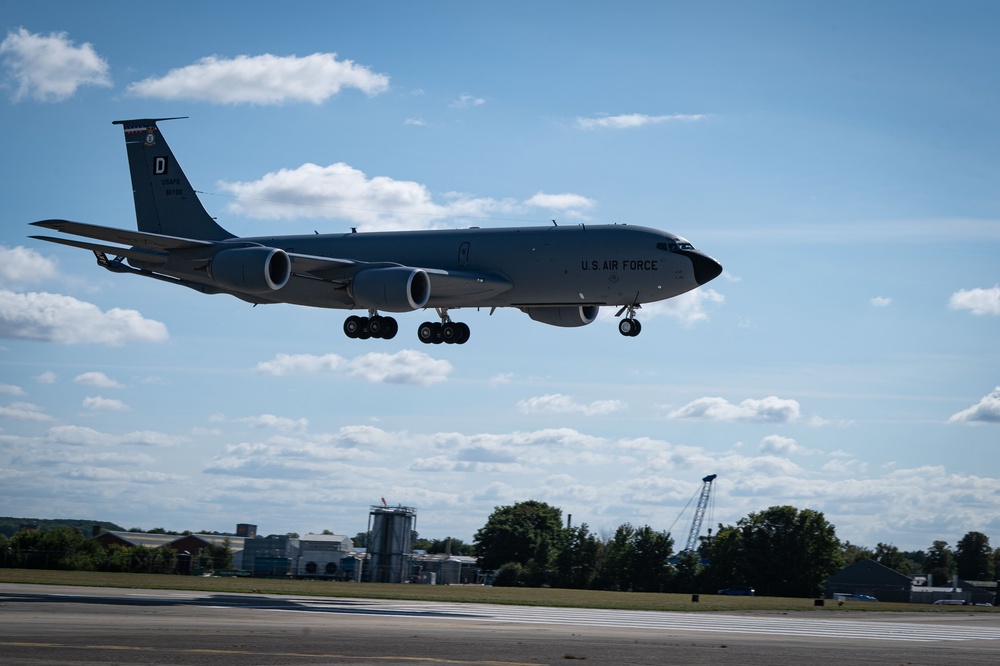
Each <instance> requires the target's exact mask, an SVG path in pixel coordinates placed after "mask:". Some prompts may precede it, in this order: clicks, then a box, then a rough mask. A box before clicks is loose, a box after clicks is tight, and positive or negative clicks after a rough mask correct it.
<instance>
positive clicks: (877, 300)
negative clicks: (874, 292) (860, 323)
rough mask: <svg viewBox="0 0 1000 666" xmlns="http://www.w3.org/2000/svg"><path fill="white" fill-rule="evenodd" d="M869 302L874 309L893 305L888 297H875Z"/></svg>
mask: <svg viewBox="0 0 1000 666" xmlns="http://www.w3.org/2000/svg"><path fill="white" fill-rule="evenodd" d="M869 302H870V303H871V304H872V307H876V308H885V307H888V306H889V304H891V303H892V299H891V298H888V297H886V296H875V297H874V298H872V299H871V300H870V301H869Z"/></svg>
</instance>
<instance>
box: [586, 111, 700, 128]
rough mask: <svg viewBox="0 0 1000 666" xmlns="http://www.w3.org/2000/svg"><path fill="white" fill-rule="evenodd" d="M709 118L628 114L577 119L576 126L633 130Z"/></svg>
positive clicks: (692, 115)
mask: <svg viewBox="0 0 1000 666" xmlns="http://www.w3.org/2000/svg"><path fill="white" fill-rule="evenodd" d="M707 117H708V116H705V115H703V114H681V113H675V114H671V115H662V116H648V115H646V114H644V113H626V114H622V115H618V116H597V117H595V118H577V119H576V126H577V127H578V128H579V129H584V130H595V129H632V128H634V127H643V126H645V125H658V124H660V123H673V122H687V123H690V122H697V121H699V120H704V119H705V118H707Z"/></svg>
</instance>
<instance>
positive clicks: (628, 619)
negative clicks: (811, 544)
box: [227, 598, 1000, 643]
mask: <svg viewBox="0 0 1000 666" xmlns="http://www.w3.org/2000/svg"><path fill="white" fill-rule="evenodd" d="M290 604H294V605H290ZM227 607H228V606H227ZM239 607H243V608H255V609H257V610H264V611H275V612H299V613H301V612H313V613H345V614H366V615H380V616H397V617H399V616H405V617H410V618H427V619H451V620H464V621H471V622H508V623H529V624H554V625H577V626H588V627H609V628H622V629H650V630H656V631H662V632H672V631H673V632H706V633H727V634H747V635H749V634H753V635H765V636H801V637H811V638H832V639H836V638H851V639H867V640H876V641H905V642H915V643H933V642H940V641H968V640H982V641H1000V629H997V628H990V627H968V626H957V625H943V624H923V623H920V624H915V623H905V622H881V621H874V622H869V621H864V622H863V621H860V620H839V619H828V618H822V617H807V618H801V617H790V616H787V615H782V616H744V615H724V614H715V613H677V612H668V611H628V610H595V609H586V608H552V607H538V606H503V605H488V604H460V603H440V602H397V601H380V600H364V601H360V600H357V599H352V600H336V599H315V598H311V599H309V598H298V599H287V600H281V601H277V600H276V603H275V604H273V605H272V604H266V603H265V604H253V605H248V606H239Z"/></svg>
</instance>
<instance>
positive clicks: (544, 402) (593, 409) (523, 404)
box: [517, 393, 626, 416]
mask: <svg viewBox="0 0 1000 666" xmlns="http://www.w3.org/2000/svg"><path fill="white" fill-rule="evenodd" d="M625 407H626V405H625V403H624V402H622V401H621V400H595V401H594V402H591V403H581V402H577V401H576V400H574V399H573V398H572V397H570V396H568V395H562V394H560V393H550V394H547V395H540V396H536V397H533V398H528V399H527V400H521V401H520V402H518V403H517V408H518V409H519V410H520V411H521V412H522V413H524V414H581V415H583V416H606V415H608V414H612V413H614V412H617V411H621V410H622V409H625Z"/></svg>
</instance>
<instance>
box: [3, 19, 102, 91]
mask: <svg viewBox="0 0 1000 666" xmlns="http://www.w3.org/2000/svg"><path fill="white" fill-rule="evenodd" d="M0 56H2V57H3V64H4V69H5V70H6V72H7V75H8V77H9V78H11V79H13V81H14V82H15V83H16V87H17V91H16V92H15V93H14V100H15V101H21V100H22V99H24V98H26V97H30V98H32V99H34V100H35V101H37V102H61V101H63V100H65V99H68V98H70V97H72V96H73V94H74V93H76V91H77V89H78V88H80V87H81V86H87V85H90V86H102V87H109V86H111V79H110V78H108V63H107V62H106V61H105V60H104V59H103V58H101V57H100V56H99V55H97V52H96V51H94V47H93V46H91V45H90V44H87V43H85V44H83V45H81V46H76V45H75V44H74V43H73V42H72V40H70V39H69V37H68V36H67V34H66V33H65V32H53V33H50V34H49V35H47V36H46V35H40V34H34V33H30V32H28V31H27V30H25V29H24V28H19V29H18V30H17V32H14V31H11V32H8V33H7V37H6V39H4V40H3V42H0Z"/></svg>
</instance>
